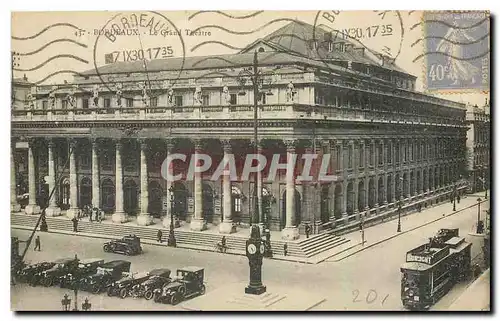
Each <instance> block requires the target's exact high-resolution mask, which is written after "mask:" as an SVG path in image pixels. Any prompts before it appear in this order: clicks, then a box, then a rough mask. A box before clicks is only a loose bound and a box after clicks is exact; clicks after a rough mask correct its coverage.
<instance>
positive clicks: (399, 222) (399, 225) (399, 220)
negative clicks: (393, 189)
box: [397, 177, 403, 232]
mask: <svg viewBox="0 0 500 321" xmlns="http://www.w3.org/2000/svg"><path fill="white" fill-rule="evenodd" d="M401 185H403V178H402V177H400V178H399V200H398V229H397V232H401V204H402V201H401V199H402V197H403V196H402V195H401V193H402V191H401V189H402V187H401Z"/></svg>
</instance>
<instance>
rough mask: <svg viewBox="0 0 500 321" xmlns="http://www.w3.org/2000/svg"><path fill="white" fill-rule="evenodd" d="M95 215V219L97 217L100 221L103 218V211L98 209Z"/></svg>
mask: <svg viewBox="0 0 500 321" xmlns="http://www.w3.org/2000/svg"><path fill="white" fill-rule="evenodd" d="M97 216H98V218H97V219H98V221H99V223H102V220H103V219H104V212H103V211H101V210H99V209H98V210H97Z"/></svg>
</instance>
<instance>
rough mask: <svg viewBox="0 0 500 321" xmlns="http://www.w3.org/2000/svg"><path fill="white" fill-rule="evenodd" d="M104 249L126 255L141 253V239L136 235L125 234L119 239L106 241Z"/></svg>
mask: <svg viewBox="0 0 500 321" xmlns="http://www.w3.org/2000/svg"><path fill="white" fill-rule="evenodd" d="M102 249H103V250H104V252H112V253H122V254H125V255H136V254H141V253H142V248H141V239H140V238H138V237H137V236H135V235H128V236H124V237H122V238H121V239H119V240H111V241H109V242H106V243H104V245H103V247H102Z"/></svg>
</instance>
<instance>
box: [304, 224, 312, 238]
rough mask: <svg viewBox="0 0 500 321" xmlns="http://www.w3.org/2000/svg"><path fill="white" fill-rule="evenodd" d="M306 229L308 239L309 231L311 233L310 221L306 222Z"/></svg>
mask: <svg viewBox="0 0 500 321" xmlns="http://www.w3.org/2000/svg"><path fill="white" fill-rule="evenodd" d="M304 229H305V231H306V238H307V239H308V238H309V233H311V226H310V225H309V223H306V226H305V228H304Z"/></svg>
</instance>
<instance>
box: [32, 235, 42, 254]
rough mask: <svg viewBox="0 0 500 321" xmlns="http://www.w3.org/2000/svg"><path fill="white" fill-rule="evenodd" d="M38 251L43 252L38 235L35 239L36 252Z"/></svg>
mask: <svg viewBox="0 0 500 321" xmlns="http://www.w3.org/2000/svg"><path fill="white" fill-rule="evenodd" d="M36 250H38V252H40V251H42V245H41V243H40V235H37V236H36V238H35V249H34V251H36Z"/></svg>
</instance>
